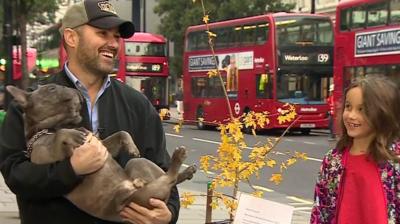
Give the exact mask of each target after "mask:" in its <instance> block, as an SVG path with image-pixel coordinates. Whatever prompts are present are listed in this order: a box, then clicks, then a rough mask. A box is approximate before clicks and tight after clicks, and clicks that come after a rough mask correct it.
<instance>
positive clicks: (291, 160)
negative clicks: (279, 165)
mask: <svg viewBox="0 0 400 224" xmlns="http://www.w3.org/2000/svg"><path fill="white" fill-rule="evenodd" d="M296 161H297V159H296V158H290V159H288V160H287V161H286V165H287V166H291V165H293V164H295V163H296Z"/></svg>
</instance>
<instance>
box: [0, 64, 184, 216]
mask: <svg viewBox="0 0 400 224" xmlns="http://www.w3.org/2000/svg"><path fill="white" fill-rule="evenodd" d="M45 83H56V84H60V85H64V86H68V87H72V88H75V86H74V85H73V83H72V82H71V81H70V79H69V78H68V77H67V76H66V74H65V72H64V71H63V72H62V73H60V74H56V75H53V76H51V77H50V78H49V79H47V80H45V81H44V83H43V84H45ZM98 105H99V110H98V111H99V114H98V116H99V134H100V138H101V139H104V138H106V137H107V136H109V135H111V134H113V133H115V132H117V131H121V130H124V131H127V132H129V133H130V134H131V136H132V137H133V140H134V142H135V143H136V145H137V147H138V148H139V150H140V153H141V156H142V157H145V158H147V159H150V160H152V161H153V162H154V163H156V164H157V165H159V166H160V167H161V168H163V169H164V170H166V169H167V168H168V166H169V162H170V157H169V155H168V153H167V151H166V143H165V135H164V131H163V128H162V123H161V121H160V118H159V115H158V113H157V112H156V110H155V109H154V107H153V106H152V105H151V103H150V102H149V101H148V100H147V99H146V98H145V96H144V95H142V94H141V93H139V92H138V91H136V90H134V89H132V88H130V87H128V86H126V85H124V84H122V83H121V82H119V81H117V80H115V79H111V85H110V86H109V87H108V88H107V89H106V90H105V92H104V93H103V95H102V96H101V97H100V98H99V100H98ZM61 106H62V105H61ZM81 114H82V117H83V121H82V124H81V126H83V127H85V128H86V129H88V130H91V125H90V121H89V116H88V111H87V107H86V103H83V105H82V111H81ZM24 150H26V140H25V137H24V124H23V116H22V111H21V109H20V108H19V107H18V106H17V105H16V104H15V102H13V103H11V104H10V105H9V108H8V111H7V115H6V117H5V120H4V123H3V125H2V127H1V129H0V169H1V172H2V174H3V176H4V180H5V182H6V184H7V185H8V187H9V188H10V189H11V191H12V192H14V193H15V194H16V195H17V202H18V207H19V212H20V218H21V223H22V224H39V223H40V224H64V223H65V224H91V223H108V222H105V221H101V220H98V219H95V218H93V217H91V216H90V215H88V214H86V213H84V212H82V211H80V210H79V209H78V208H76V207H75V206H74V205H73V204H72V203H70V202H69V201H68V200H67V199H65V198H64V197H63V195H65V194H67V193H68V192H70V191H71V190H72V189H73V188H74V187H75V186H76V185H77V184H79V183H80V181H81V180H82V178H83V177H82V176H77V175H76V174H75V173H74V171H73V168H72V166H71V163H70V160H69V159H66V160H64V161H60V162H56V163H53V164H46V165H36V164H33V163H31V162H29V160H28V159H27V158H26V157H25V154H24V152H23V151H24ZM130 158H131V157H130V156H129V155H128V154H127V153H126V152H121V153H120V155H119V156H118V157H117V158H116V160H117V161H118V162H119V164H121V166H125V164H126V163H127V161H128V160H129V159H130ZM92 203H97V202H96V201H93V202H92ZM167 205H168V208H169V209H170V210H171V212H172V222H171V223H176V220H177V219H178V213H179V195H178V191H177V189H176V187H175V188H173V190H172V192H171V197H170V199H169V201H168V203H167Z"/></svg>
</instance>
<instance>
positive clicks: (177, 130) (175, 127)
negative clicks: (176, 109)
mask: <svg viewBox="0 0 400 224" xmlns="http://www.w3.org/2000/svg"><path fill="white" fill-rule="evenodd" d="M174 130H175V133H179V132H180V131H181V125H179V124H177V125H175V126H174Z"/></svg>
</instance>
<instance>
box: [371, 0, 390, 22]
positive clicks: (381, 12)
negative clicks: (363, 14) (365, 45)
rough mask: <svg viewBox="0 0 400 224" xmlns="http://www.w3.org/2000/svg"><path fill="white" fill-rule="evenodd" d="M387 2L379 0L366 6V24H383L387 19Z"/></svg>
mask: <svg viewBox="0 0 400 224" xmlns="http://www.w3.org/2000/svg"><path fill="white" fill-rule="evenodd" d="M387 6H388V3H387V2H379V4H372V5H369V6H368V23H367V26H380V25H385V24H386V23H387V19H388V11H387Z"/></svg>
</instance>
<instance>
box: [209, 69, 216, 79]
mask: <svg viewBox="0 0 400 224" xmlns="http://www.w3.org/2000/svg"><path fill="white" fill-rule="evenodd" d="M207 75H208V77H209V78H211V77H214V76H217V75H218V71H217V70H216V69H213V70H210V71H208V72H207Z"/></svg>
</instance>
